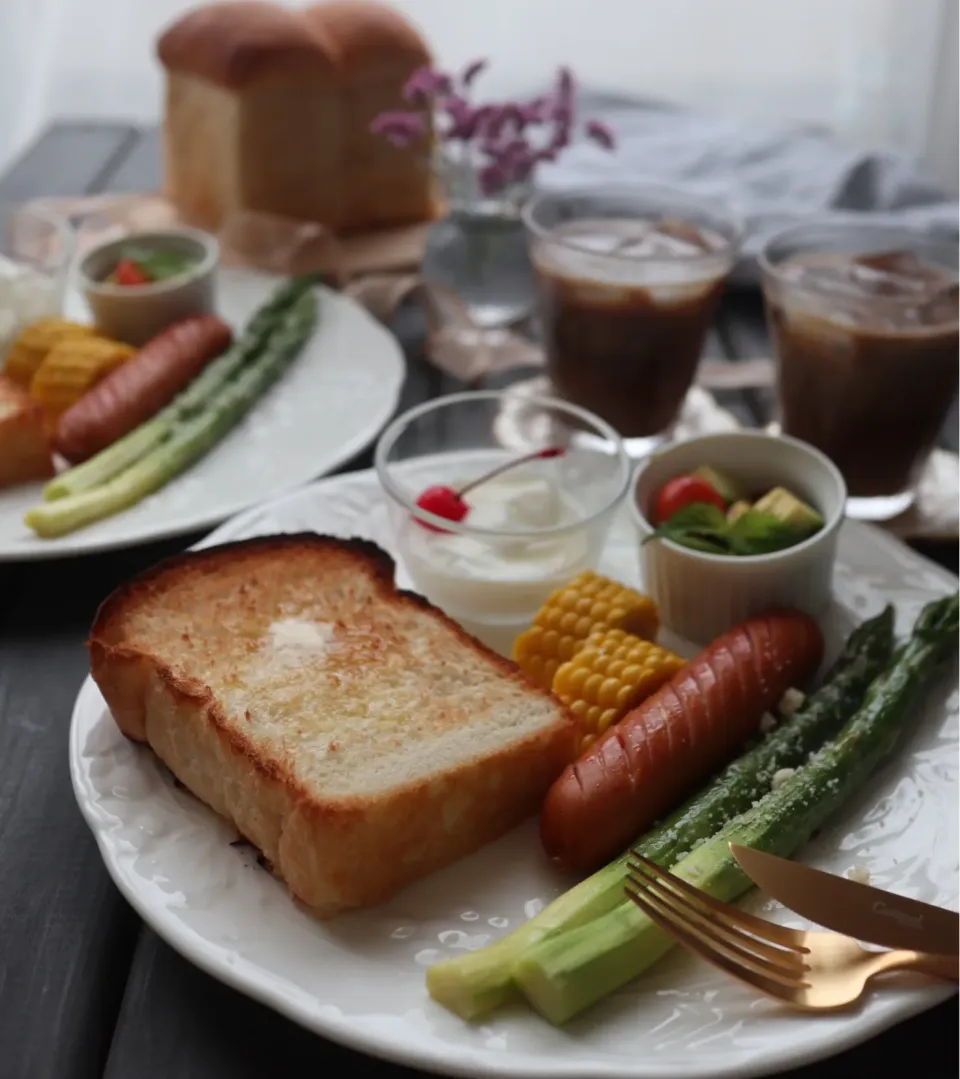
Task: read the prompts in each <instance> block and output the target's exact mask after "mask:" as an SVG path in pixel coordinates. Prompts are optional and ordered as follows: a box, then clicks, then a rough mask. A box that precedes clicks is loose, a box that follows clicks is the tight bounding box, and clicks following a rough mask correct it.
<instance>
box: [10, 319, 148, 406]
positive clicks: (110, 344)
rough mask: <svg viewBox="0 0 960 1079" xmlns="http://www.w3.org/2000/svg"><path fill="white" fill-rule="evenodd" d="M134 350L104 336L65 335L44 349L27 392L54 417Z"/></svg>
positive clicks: (128, 356) (125, 360) (127, 357)
mask: <svg viewBox="0 0 960 1079" xmlns="http://www.w3.org/2000/svg"><path fill="white" fill-rule="evenodd" d="M134 352H136V349H134V348H131V347H130V346H129V345H124V344H121V343H120V342H119V341H110V340H108V339H107V338H105V337H67V338H65V339H64V340H62V341H61V342H60V343H59V344H57V345H54V347H53V348H52V349H51V350H50V351H49V352H48V353H47V356H46V358H45V359H44V361H43V363H41V364H40V367H39V369H38V370H37V373H36V374H35V375H34V376H33V379H32V381H31V382H30V394H31V396H32V397H35V398H36V399H37V400H38V401H39V402H40V404H41V405H43V409H44V411H45V412H46V413H47V415H48V416H51V417H56V416H59V415H60V413H61V412H63V411H65V410H66V409H68V408H69V407H70V406H71V405H72V404H74V403H75V402H77V401H79V400H80V398H81V397H82V396H83V395H84V394H85V393H86V392H87V390H89V389H91V388H92V387H93V386H94V385H96V383H97V382H99V381H100V379H102V378H103V377H104V376H105V375H108V374H109V373H110V372H111V371H113V370H114V368H117V367H119V366H120V365H121V364H123V363H126V362H127V360H129V359H130V357H131V356H132V355H133V354H134Z"/></svg>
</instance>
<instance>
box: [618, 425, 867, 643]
mask: <svg viewBox="0 0 960 1079" xmlns="http://www.w3.org/2000/svg"><path fill="white" fill-rule="evenodd" d="M703 465H709V466H710V467H711V468H716V469H718V470H719V471H721V472H725V473H728V474H730V476H731V477H733V478H734V479H736V480H738V481H739V482H741V483H743V484H744V486H746V487H748V488H749V489H751V490H752V491H757V492H762V491H764V490H767V489H769V488H771V487H775V486H783V487H786V488H787V489H788V490H790V491H791V492H793V493H794V494H795V495H797V497H798V498H802V499H804V500H805V501H807V502H809V503H810V504H812V505H813V506H814V507H816V509H817V510H819V512H820V513H821V515H822V516H823V519H824V527H823V528H822V529H820V531H819V532H817V533H816V535H814V536H811V537H810V538H809V539H807V540H804V542H803V543H799V544H797V545H796V546H795V547H790V548H788V549H787V550H785V551H776V552H774V553H773V554H764V555H750V556H745V557H733V556H727V555H713V554H705V553H702V552H700V551H693V550H690V549H689V548H686V547H681V546H680V545H679V544H676V543H673V542H671V541H670V540H662V539H655V540H651V541H650V542H649V543H644V542H643V541H644V539H645V538H646V537H647V536H649V535H650V534H651V533H652V532H653V525H652V524H651V523H650V521H649V520H648V519H647V516H646V513H647V510H648V508H649V507H650V505H651V504H652V500H653V498H654V497H655V495H656V492H657V490H658V489H659V487H660V486H661V484H663V483H665V482H666V481H667V480H669V479H671V478H673V477H674V476H679V475H682V474H684V473H687V472H692V471H693V470H694V469H695V468H699V467H701V466H703ZM846 497H847V490H846V486H845V484H844V482H843V477H842V476H841V475H840V472H839V471H838V470H837V468H836V466H835V465H834V464H833V462H832V461H831V460H830V459H829V458H828V457H826V456H825V455H824V454H822V453H821V452H820V451H819V450H816V449H814V448H813V447H812V446H809V445H807V443H805V442H800V441H799V440H798V439H795V438H788V437H786V436H783V435H768V434H765V433H763V432H761V431H734V432H725V433H723V434H716V435H705V436H703V437H701V438H691V439H688V440H686V441H683V442H676V443H672V444H671V445H669V446H666V447H664V448H663V449H661V450H658V451H657V452H655V453H654V454H652V455H651V456H650V457H648V458H647V459H646V460H645V461H643V462H642V463H641V464H640V466H639V467H638V468H637V470H636V472H635V474H634V479H633V485H632V488H631V495H630V506H631V512H632V515H633V520H634V523H635V524H636V528H637V542H638V546H639V556H640V571H641V574H642V577H643V583H644V589H645V591H646V592H647V593H648V594H649V595H650V596H652V597H653V599H654V600H656V602H657V605H658V607H659V608H660V619H661V622H662V624H663V626H664V628H665V629H668V630H669V631H670V632H672V633H675V634H677V635H678V636H680V637H683V638H685V639H686V640H688V641H690V642H692V643H694V644H706V643H707V642H709V641H711V640H712V639H713V638H714V637H716V636H718V635H719V634H720V633H723V632H724V630H726V629H729V628H730V627H731V626H733V625H736V623H738V622H741V621H743V619H745V618H749V617H750V616H751V615H754V614H758V613H760V612H761V611H763V610H770V609H772V608H775V607H791V608H795V609H797V610H801V611H805V612H806V613H807V614H810V615H812V616H813V617H815V618H817V617H819V616H820V615H822V614H823V613H824V612H825V610H826V608H827V606H828V605H829V603H830V595H831V585H832V579H833V567H834V562H835V561H836V554H837V539H838V537H839V533H840V525H841V523H842V522H843V514H844V506H845V504H846Z"/></svg>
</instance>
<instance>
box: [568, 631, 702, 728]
mask: <svg viewBox="0 0 960 1079" xmlns="http://www.w3.org/2000/svg"><path fill="white" fill-rule="evenodd" d="M685 664H686V660H685V659H682V658H681V657H680V656H677V655H674V653H673V652H670V651H668V650H667V649H666V648H664V647H662V646H661V645H659V644H654V643H653V641H644V640H641V639H640V638H639V637H634V636H633V635H632V634H630V633H627V632H626V631H625V630H622V629H597V630H595V631H594V632H593V633H592V634H591V635H590V636H589V637H588V638H587V640H586V642H585V643H584V645H583V647H582V648H581V649H580V650H579V651H578V652H577V654H576V655H575V656H574V657H573V658H572V659H571V660H569V661H568V662H567V663H564V664H562V665H561V667H560V669H559V670H558V671H557V673H556V676H555V677H554V679H553V687H552V688H553V692H554V694H555V695H556V696H557V697H559V698H560V700H561V701H563V702H564V704H566V705H567V707H568V708H569V709H570V711H571V712H573V714H574V715H575V716H576V717H577V719H579V720H580V723H581V724H582V726H583V743H582V746H583V748H584V749H585V748H586V747H587V746H588V745H590V743H591V742H593V741H594V740H595V739H596V738H597V736H598V735H601V734H603V732H604V731H605V730H606V729H607V728H608V727H609V726H610V725H611V724H613V723H619V722H620V720H621V719H623V717H624V716H625V715H626V714H627V712H629V711H630V710H631V709H632V708H636V707H637V705H638V704H640V703H641V701H643V700H645V699H646V698H647V697H649V696H650V694H651V693H653V692H655V691H656V690H658V689H659V688H660V687H661V686H662V685H663V684H664V682H669V680H670V679H671V678H672V677H673V676H674V675H675V674H676V673H677V671H679V670H680V668H681V667H683V666H684V665H685Z"/></svg>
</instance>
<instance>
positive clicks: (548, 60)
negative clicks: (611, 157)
mask: <svg viewBox="0 0 960 1079" xmlns="http://www.w3.org/2000/svg"><path fill="white" fill-rule="evenodd" d="M195 2H196V0H0V168H2V167H3V164H4V162H5V161H6V160H9V159H10V157H11V156H12V155H13V154H14V153H15V152H17V150H19V149H20V148H22V146H23V145H24V144H25V143H26V142H27V141H29V139H30V138H32V137H34V136H35V135H36V133H37V132H38V131H39V130H40V129H41V128H42V126H44V125H45V124H46V123H49V122H50V121H51V120H52V119H54V118H66V117H84V118H89V117H116V118H129V119H134V120H138V121H155V120H156V119H157V118H158V116H159V102H160V73H159V71H158V68H157V64H156V62H155V60H154V56H153V41H154V39H155V37H156V34H157V33H158V31H159V30H160V29H161V28H162V27H163V26H164V25H165V24H166V23H167V22H169V21H170V20H171V19H173V18H174V17H175V16H177V15H178V14H179V13H180V12H182V11H184V10H186V9H188V8H189V7H192V6H194V3H195ZM290 2H291V3H292V4H293V5H294V6H296V4H297V2H298V0H290ZM389 2H392V4H393V6H394V7H396V8H397V9H398V10H400V11H402V12H404V13H405V14H407V15H408V16H409V17H410V18H411V19H413V20H414V21H415V22H417V23H418V24H419V25H420V27H421V28H422V29H423V30H424V31H425V33H426V34H427V36H428V38H429V39H430V41H431V42H432V45H433V48H434V50H435V53H436V54H437V56H438V57H439V58H440V59H441V61H442V63H443V64H445V65H450V66H458V65H460V64H462V63H464V62H465V61H467V60H469V59H471V58H473V57H475V56H478V55H487V56H490V57H492V59H493V68H492V71H491V74H490V75H489V76H488V77H486V78H487V82H486V83H485V86H486V87H487V89H488V90H489V91H490V92H498V93H499V92H505V93H511V92H520V91H523V90H527V89H530V88H532V87H535V86H536V85H537V84H539V83H540V82H541V81H542V80H543V79H544V78H545V77H547V76H548V75H549V73H550V72H551V71H552V70H553V68H554V67H555V65H556V64H557V63H560V62H566V63H569V64H570V65H571V66H573V68H574V69H575V71H576V73H577V74H578V76H579V77H580V79H581V81H582V82H584V83H587V84H590V85H591V86H593V87H596V88H600V89H610V90H620V91H627V92H632V93H637V94H643V95H646V96H652V97H656V98H660V99H668V100H673V101H677V102H681V103H685V104H691V105H694V106H697V107H701V108H709V109H712V110H725V111H729V112H734V113H738V114H740V115H743V116H748V117H749V116H757V117H760V118H763V119H766V120H770V119H773V120H778V119H782V120H785V121H791V122H794V121H801V122H807V123H811V124H817V125H822V126H824V127H827V128H829V129H831V130H833V131H835V132H836V133H837V134H838V135H839V136H840V137H842V138H844V139H848V140H851V141H854V142H857V143H859V144H868V145H873V146H880V145H882V146H892V147H896V148H899V149H901V150H902V151H904V152H906V153H908V154H911V155H915V156H918V157H925V158H926V159H927V161H928V162H929V163H930V164H931V166H932V167H934V168H935V169H936V170H937V171H938V172H939V173H940V174H941V178H942V179H943V180H944V181H945V182H947V183H950V184H951V185H952V184H953V183H955V180H954V179H953V177H954V176H955V173H956V165H957V119H956V117H957V112H956V108H957V106H956V98H957V74H956V72H957V66H956V65H957V60H956V57H957V24H956V13H957V0H389Z"/></svg>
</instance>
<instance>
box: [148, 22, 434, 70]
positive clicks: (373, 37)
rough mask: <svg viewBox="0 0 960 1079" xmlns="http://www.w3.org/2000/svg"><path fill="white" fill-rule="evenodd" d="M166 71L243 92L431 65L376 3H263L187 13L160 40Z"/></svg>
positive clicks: (408, 32) (403, 26)
mask: <svg viewBox="0 0 960 1079" xmlns="http://www.w3.org/2000/svg"><path fill="white" fill-rule="evenodd" d="M156 51H157V57H158V59H159V60H160V63H161V64H162V65H163V66H164V68H166V69H167V71H169V72H179V73H182V74H188V75H194V76H196V77H197V78H201V79H206V80H207V81H209V82H212V83H215V84H217V85H218V86H221V87H223V88H224V89H227V90H233V91H240V90H244V89H245V88H246V87H248V86H250V85H251V84H252V83H255V82H257V81H258V80H260V79H263V78H268V77H270V76H274V75H276V76H288V75H291V74H296V73H301V72H302V73H307V74H310V75H312V76H314V77H316V78H317V79H318V80H321V81H326V82H329V83H330V84H346V83H350V82H353V81H355V80H362V79H366V78H369V77H370V75H371V73H372V72H375V71H383V70H386V71H396V70H398V69H400V70H408V71H409V70H413V69H414V68H416V67H418V66H420V65H422V64H429V63H430V52H429V49H428V48H427V45H426V42H425V41H424V40H423V38H422V37H421V36H420V34H419V33H418V32H417V31H416V29H414V27H413V26H412V25H411V24H410V23H408V22H407V21H406V19H404V18H403V17H402V16H401V15H399V14H398V13H397V12H396V11H393V10H392V9H391V8H388V7H387V6H386V5H384V4H380V3H376V2H374V0H346V2H344V0H327V2H321V3H317V4H313V5H311V6H310V7H307V8H304V9H303V10H301V11H290V10H288V9H287V8H284V7H281V6H280V5H278V4H272V3H266V2H261V0H219V2H217V3H213V4H207V5H204V6H202V7H198V8H195V9H194V10H193V11H189V12H187V13H186V14H185V15H183V16H182V17H181V18H179V19H178V20H176V22H174V23H172V24H171V25H170V26H168V27H167V29H166V30H165V31H164V32H163V33H162V34H161V35H160V37H159V38H158V39H157V46H156Z"/></svg>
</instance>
